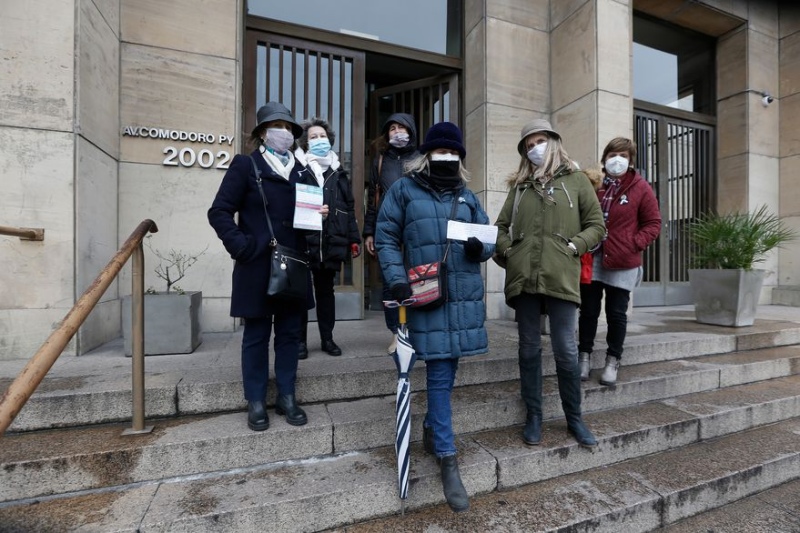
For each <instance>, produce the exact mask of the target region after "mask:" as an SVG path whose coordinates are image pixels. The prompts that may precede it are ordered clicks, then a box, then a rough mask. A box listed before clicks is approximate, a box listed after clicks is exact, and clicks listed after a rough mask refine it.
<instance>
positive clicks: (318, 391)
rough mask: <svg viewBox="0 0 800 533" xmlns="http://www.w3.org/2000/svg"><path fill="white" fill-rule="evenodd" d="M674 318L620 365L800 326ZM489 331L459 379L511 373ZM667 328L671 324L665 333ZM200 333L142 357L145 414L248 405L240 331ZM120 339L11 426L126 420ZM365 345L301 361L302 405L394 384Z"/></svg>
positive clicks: (66, 373)
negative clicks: (201, 353)
mask: <svg viewBox="0 0 800 533" xmlns="http://www.w3.org/2000/svg"><path fill="white" fill-rule="evenodd" d="M668 318H669V317H667V320H668ZM679 318H680V320H681V325H682V326H683V325H685V328H684V329H685V330H686V331H681V332H675V331H674V328H668V327H665V326H664V325H663V323H661V322H659V323H656V324H653V325H648V324H636V325H635V327H634V328H632V329H634V330H635V331H634V332H632V333H631V334H630V335H629V336H628V339H627V340H626V350H625V355H624V363H625V365H636V364H640V363H646V362H652V361H669V360H675V359H682V358H686V357H695V356H700V355H709V354H724V353H731V352H734V351H737V350H753V349H759V348H768V347H772V346H786V345H791V344H797V343H800V327H798V324H797V323H794V322H786V323H784V322H780V321H773V322H769V323H767V324H766V326H764V327H759V328H722V327H716V328H712V329H713V330H714V331H715V332H716V331H719V333H707V330H708V329H709V328H708V326H704V327H700V326H699V325H697V324H696V323H694V322H689V321H686V320H685V318H684V317H679ZM676 320H677V319H676ZM487 328H488V329H489V330H490V338H491V343H490V353H488V354H486V355H481V356H475V357H469V358H465V359H464V360H463V361H462V362H461V364H460V365H459V383H458V384H459V385H474V384H479V383H486V382H498V381H508V380H512V379H516V378H517V376H518V373H519V368H518V363H517V334H516V328H515V327H514V326H513V323H508V322H502V321H495V322H492V323H491V324H489V325H488V326H487ZM665 328H666V329H673V330H672V331H664V329H665ZM693 328H696V331H694V330H693ZM204 339H205V340H204V349H207V350H211V355H210V356H209V358H208V359H206V360H204V361H203V364H198V363H197V362H195V360H194V359H192V357H191V354H190V356H185V355H179V356H160V357H150V358H147V362H146V370H147V375H146V380H145V384H146V393H145V411H146V416H147V417H148V418H151V417H174V416H178V415H192V414H207V413H219V412H228V411H234V410H241V409H244V408H245V402H244V400H243V397H242V386H241V370H240V366H239V353H238V350H239V342H238V340H240V337H237V336H231V335H213V334H209V335H205V336H204ZM119 344H120V345H119V347H118V351H114V350H113V349H111V350H108V349H107V350H100V351H98V352H97V353H94V354H89V355H85V356H81V357H77V358H72V359H71V360H66V361H63V362H59V363H60V364H59V367H58V368H57V371H56V372H51V374H50V375H48V377H45V379H44V380H43V381H42V383H41V385H40V386H39V389H38V390H37V392H36V393H34V394H33V396H31V398H30V399H29V400H28V402H27V404H26V405H25V406H24V407H23V409H22V410H21V412H20V413H19V415H18V416H17V418H16V419H15V420H14V422H13V424H12V425H11V427H10V431H14V432H19V431H33V430H39V429H49V428H58V427H69V426H81V425H88V424H102V423H109V422H120V421H126V420H130V419H131V378H130V366H131V364H130V359H129V358H125V357H122V356H121V353H122V351H121V350H122V346H121V343H119ZM372 344H375V343H374V342H373V343H372ZM372 344H365V345H363V346H360V347H354V348H352V349H350V350H349V352H350V355H349V356H342V357H336V358H333V357H329V356H325V357H323V358H320V357H314V358H311V359H308V360H306V361H301V364H300V369H299V371H298V380H297V395H298V400H299V401H300V402H301V403H303V404H311V403H323V402H331V401H342V400H348V399H355V398H366V397H379V396H382V395H384V394H385V393H386V391H387V390H392V389H393V388H394V383H395V378H396V370H395V367H394V364H393V363H392V361H391V359H390V358H389V357H388V356H386V355H385V352H381V350H379V349H377V347H374V346H372ZM543 349H544V353H545V356H544V357H543V373H544V374H545V375H553V374H554V373H555V366H554V363H553V358H552V357H550V356H548V354H549V353H551V352H550V347H549V338H547V337H545V338H544V342H543ZM604 353H605V346H604V345H603V344H602V343H599V344H598V346H597V347H596V349H595V353H594V355H593V358H592V362H593V366H594V367H595V368H599V367H601V366H602V364H603V360H604V356H603V354H604ZM20 368H21V365H20ZM412 380H413V381H414V382H415V383H417V384H424V382H425V379H424V364H419V365H417V366H416V367H415V370H414V372H413V374H412ZM0 381H2V380H0ZM0 385H2V384H0ZM417 387H419V385H417ZM1 388H2V387H0V389H1ZM274 391H275V387H274V386H270V397H269V398H268V402H269V403H270V404H272V403H273V402H274Z"/></svg>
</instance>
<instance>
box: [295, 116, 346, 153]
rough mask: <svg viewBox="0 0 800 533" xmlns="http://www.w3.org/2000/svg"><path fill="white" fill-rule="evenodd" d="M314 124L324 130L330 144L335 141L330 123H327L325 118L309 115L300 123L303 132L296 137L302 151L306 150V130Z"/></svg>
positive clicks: (334, 134) (334, 133)
mask: <svg viewBox="0 0 800 533" xmlns="http://www.w3.org/2000/svg"><path fill="white" fill-rule="evenodd" d="M314 126H319V127H320V128H322V129H323V130H325V134H326V135H327V136H328V142H330V143H331V146H333V143H334V142H335V141H336V132H334V131H333V130H332V129H331V125H330V124H328V121H327V120H325V119H322V118H318V117H311V118H310V119H308V120H306V121H305V122H303V123H302V124H300V127H302V128H303V134H302V135H301V136H300V137H298V139H297V144H298V146H300V148H301V149H302V150H303V151H304V152H307V151H308V130H309V129H310V128H312V127H314Z"/></svg>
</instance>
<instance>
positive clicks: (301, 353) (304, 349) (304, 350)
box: [297, 342, 308, 359]
mask: <svg viewBox="0 0 800 533" xmlns="http://www.w3.org/2000/svg"><path fill="white" fill-rule="evenodd" d="M297 358H298V359H308V345H307V344H306V343H305V342H301V343H300V346H299V347H298V348H297Z"/></svg>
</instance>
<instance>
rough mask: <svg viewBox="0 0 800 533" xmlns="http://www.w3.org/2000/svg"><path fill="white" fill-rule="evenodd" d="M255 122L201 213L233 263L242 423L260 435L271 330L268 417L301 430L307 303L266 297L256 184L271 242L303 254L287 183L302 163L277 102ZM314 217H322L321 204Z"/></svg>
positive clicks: (290, 124)
mask: <svg viewBox="0 0 800 533" xmlns="http://www.w3.org/2000/svg"><path fill="white" fill-rule="evenodd" d="M257 122H258V125H257V126H256V127H255V129H254V130H253V133H252V137H251V140H252V141H253V143H254V144H256V146H258V148H257V149H256V150H255V151H253V153H252V154H250V157H248V156H244V155H237V156H236V157H234V158H233V161H232V162H231V166H230V168H229V169H228V171H227V172H226V173H225V177H224V178H223V179H222V183H221V184H220V187H219V191H218V192H217V195H216V197H215V198H214V202H213V203H212V204H211V208H210V209H209V210H208V221H209V222H210V224H211V226H212V227H213V228H214V230H215V231H216V232H217V236H218V237H219V238H220V239H221V240H222V244H223V245H224V246H225V249H226V250H227V251H228V253H229V254H230V255H231V258H233V259H234V260H235V261H236V264H235V265H234V267H233V289H232V292H231V316H234V317H242V318H244V334H243V336H242V381H243V385H244V397H245V399H246V400H247V425H248V427H249V428H250V429H252V430H253V431H264V430H265V429H267V428H268V427H269V417H268V416H267V411H266V398H267V381H268V380H269V341H270V336H271V335H272V329H273V326H274V329H275V343H274V344H275V346H274V348H275V381H276V383H277V386H278V391H277V392H278V394H277V402H276V405H275V412H276V413H277V414H279V415H285V416H286V421H287V422H288V423H290V424H292V425H296V426H301V425H303V424H305V423H306V422H307V418H306V414H305V412H304V411H303V410H302V409H301V408H300V407H299V406H298V405H297V401H296V399H295V380H296V378H297V353H298V347H299V344H300V325H301V323H302V320H303V315H304V314H305V313H306V310H307V309H308V304H307V303H306V302H301V303H298V304H287V303H286V302H284V301H280V302H277V301H272V300H271V299H270V298H268V297H267V282H268V280H269V277H270V264H271V262H270V255H271V247H270V240H271V238H272V235H271V234H270V231H269V228H268V226H267V219H266V215H265V213H264V203H263V201H262V197H261V192H260V191H259V185H260V186H261V187H263V192H264V195H265V197H266V199H267V202H268V206H267V208H268V211H269V217H270V220H271V222H272V229H273V230H274V231H275V235H274V237H275V239H276V240H277V241H278V243H280V244H282V245H284V246H289V247H292V248H296V249H298V250H305V246H306V243H305V239H306V234H305V232H304V231H299V230H295V229H294V228H293V227H292V222H293V219H294V206H295V185H296V184H297V183H299V182H300V172H301V171H302V170H303V166H302V165H300V164H299V163H297V162H296V161H295V158H294V156H293V155H292V152H291V150H290V149H291V147H292V145H293V144H294V141H295V139H296V138H297V137H299V136H300V135H301V134H302V133H303V129H302V128H301V127H300V126H299V125H298V124H297V123H296V122H295V121H294V118H292V115H291V113H290V112H289V110H288V109H286V107H284V106H283V105H282V104H280V103H278V102H269V103H267V104H266V105H265V106H263V107H261V109H259V110H258V114H257ZM259 178H260V182H259ZM320 212H321V213H322V215H323V216H326V215H327V208H326V206H323V209H322V210H321V211H320ZM237 215H238V219H237ZM309 301H313V300H311V299H309Z"/></svg>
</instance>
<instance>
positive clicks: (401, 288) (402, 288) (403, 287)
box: [391, 283, 411, 302]
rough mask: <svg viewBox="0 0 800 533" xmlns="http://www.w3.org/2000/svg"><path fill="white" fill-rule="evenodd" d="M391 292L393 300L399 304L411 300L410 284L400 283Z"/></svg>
mask: <svg viewBox="0 0 800 533" xmlns="http://www.w3.org/2000/svg"><path fill="white" fill-rule="evenodd" d="M391 290H392V298H394V299H395V300H397V301H398V302H402V301H403V300H408V299H409V298H411V285H409V284H408V283H398V284H397V285H395V286H393V287H392V289H391Z"/></svg>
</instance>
